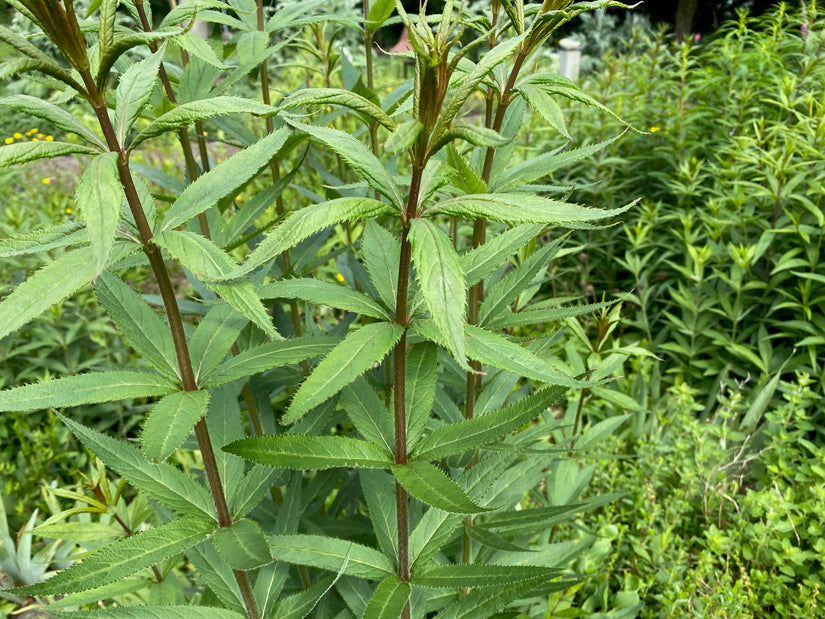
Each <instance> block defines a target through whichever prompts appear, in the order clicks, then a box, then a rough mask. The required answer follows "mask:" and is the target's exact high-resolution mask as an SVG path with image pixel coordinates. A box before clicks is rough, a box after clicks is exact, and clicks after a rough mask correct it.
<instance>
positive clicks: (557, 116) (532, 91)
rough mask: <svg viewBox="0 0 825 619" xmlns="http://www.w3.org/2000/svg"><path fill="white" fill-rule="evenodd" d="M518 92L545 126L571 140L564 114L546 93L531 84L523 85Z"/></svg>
mask: <svg viewBox="0 0 825 619" xmlns="http://www.w3.org/2000/svg"><path fill="white" fill-rule="evenodd" d="M519 91H520V92H521V94H522V96H523V97H524V98H525V99H526V100H527V103H529V104H530V107H531V108H533V110H534V111H536V112H538V113H539V114H541V117H542V118H543V119H544V120H545V121H546V122H547V124H549V125H550V126H551V127H553V129H555V130H556V131H558V132H559V133H560V134H562V135H563V136H564V137H566V138H567V139H568V140H572V139H573V138H571V137H570V134H569V133H568V132H567V125H566V124H565V122H564V112H562V109H561V106H560V105H559V104H558V103H557V102H556V101H555V100H553V98H552V97H551V96H550V95H549V94H548V93H547V92H545V91H544V90H542V89H541V88H537V87H536V86H534V85H532V84H523V85H522V86H520V87H519Z"/></svg>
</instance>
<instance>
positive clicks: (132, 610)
mask: <svg viewBox="0 0 825 619" xmlns="http://www.w3.org/2000/svg"><path fill="white" fill-rule="evenodd" d="M49 613H51V614H53V615H55V616H57V617H58V618H59V619H244V617H245V615H242V614H240V613H236V612H234V611H231V610H226V609H225V608H210V607H208V606H166V605H161V606H118V607H116V608H105V609H103V610H95V611H91V612H89V611H77V610H75V611H71V610H52V609H51V608H50V609H49Z"/></svg>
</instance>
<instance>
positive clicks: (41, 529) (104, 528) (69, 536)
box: [26, 522, 125, 543]
mask: <svg viewBox="0 0 825 619" xmlns="http://www.w3.org/2000/svg"><path fill="white" fill-rule="evenodd" d="M26 533H32V534H34V535H37V536H39V537H48V538H51V539H60V540H63V539H65V540H70V541H73V542H97V543H100V542H103V541H106V542H110V541H114V540H116V539H118V538H119V537H123V536H124V535H125V534H124V532H123V529H120V528H118V529H115V528H113V527H112V525H108V524H103V523H102V522H58V523H55V524H41V525H40V526H38V527H35V528H33V529H27V530H26Z"/></svg>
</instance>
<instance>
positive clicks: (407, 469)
mask: <svg viewBox="0 0 825 619" xmlns="http://www.w3.org/2000/svg"><path fill="white" fill-rule="evenodd" d="M392 474H393V475H395V479H396V480H397V481H398V483H399V484H401V486H403V488H404V489H405V490H406V491H407V492H409V493H410V494H411V495H413V496H414V497H415V498H416V499H418V500H419V501H423V502H424V503H426V504H427V505H431V506H432V507H437V508H438V509H441V510H443V511H445V512H451V513H454V514H479V513H481V512H485V511H488V510H487V509H485V508H484V507H482V506H481V505H479V504H477V503H476V502H475V501H473V500H472V499H471V498H470V497H468V496H467V493H466V492H465V491H464V490H463V489H462V488H461V486H459V485H458V484H457V483H455V482H454V481H453V480H452V479H450V478H449V477H447V475H445V474H444V472H443V471H442V470H441V469H439V468H438V467H436V466H434V465H432V464H430V463H429V462H424V461H423V460H413V461H411V462H407V463H406V464H395V465H393V467H392Z"/></svg>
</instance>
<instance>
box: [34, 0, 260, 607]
mask: <svg viewBox="0 0 825 619" xmlns="http://www.w3.org/2000/svg"><path fill="white" fill-rule="evenodd" d="M187 4H188V3H187ZM49 613H51V614H53V615H55V616H56V617H58V619H244V617H245V615H242V614H240V613H236V612H234V611H231V610H226V609H225V608H210V607H208V606H166V605H163V606H118V607H116V608H105V609H103V610H95V611H91V612H90V611H77V610H75V611H71V610H52V609H51V608H50V609H49Z"/></svg>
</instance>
